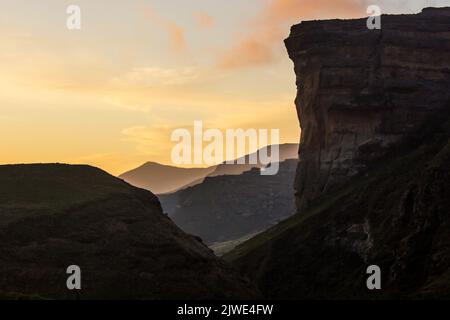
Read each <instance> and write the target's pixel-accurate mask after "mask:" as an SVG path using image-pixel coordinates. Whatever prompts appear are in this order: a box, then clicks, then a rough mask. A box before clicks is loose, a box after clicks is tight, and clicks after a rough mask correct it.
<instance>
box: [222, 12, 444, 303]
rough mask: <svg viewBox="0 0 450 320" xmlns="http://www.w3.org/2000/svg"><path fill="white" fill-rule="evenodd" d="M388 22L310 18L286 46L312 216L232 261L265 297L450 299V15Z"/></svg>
mask: <svg viewBox="0 0 450 320" xmlns="http://www.w3.org/2000/svg"><path fill="white" fill-rule="evenodd" d="M382 25H383V29H382V31H369V30H366V29H365V20H352V21H338V20H334V21H323V22H307V23H303V24H301V25H298V26H295V27H293V29H292V35H291V37H290V38H289V39H288V40H287V41H286V44H287V47H288V50H289V53H290V56H291V58H292V59H293V60H294V62H295V69H296V72H297V75H298V79H297V84H298V98H297V107H298V111H299V117H300V121H301V125H302V129H303V131H302V141H301V143H302V145H301V146H300V164H299V168H298V170H297V182H296V187H297V191H298V194H297V200H298V202H299V208H300V210H301V213H302V214H297V215H294V216H293V217H291V218H289V219H287V220H286V221H283V222H282V223H280V224H279V225H277V226H275V227H274V228H271V229H269V230H268V231H266V232H263V233H261V234H258V235H257V236H255V237H254V238H252V239H250V240H249V241H247V242H245V243H243V244H241V245H239V246H237V247H236V248H235V249H234V250H233V251H231V252H230V253H228V254H226V255H225V256H224V257H225V259H227V260H229V261H231V262H233V264H234V265H235V267H236V268H238V269H239V270H241V272H243V273H244V274H247V275H248V276H249V277H251V278H252V279H253V280H254V281H255V282H256V284H257V285H258V287H259V289H260V290H261V292H263V294H264V295H265V297H267V298H274V299H296V298H298V299H378V298H382V299H399V298H402V299H411V298H413V299H418V298H428V299H431V298H433V299H436V298H439V299H450V214H449V213H450V197H449V194H450V165H449V163H450V112H449V111H450V97H449V91H450V90H449V88H450V77H449V75H450V72H449V71H450V70H449V67H450V54H449V53H450V10H449V9H441V10H425V11H424V12H423V13H422V14H419V15H409V16H386V17H383V19H382ZM390 145H391V146H390ZM389 146H390V147H389ZM347 180H348V182H347V183H343V182H344V181H347ZM325 191H326V192H325ZM316 197H317V198H316ZM370 265H377V266H379V267H380V270H381V282H382V285H381V286H382V289H381V290H368V288H367V285H366V281H367V278H368V275H367V267H368V266H370Z"/></svg>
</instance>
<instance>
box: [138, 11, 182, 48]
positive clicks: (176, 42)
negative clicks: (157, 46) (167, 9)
mask: <svg viewBox="0 0 450 320" xmlns="http://www.w3.org/2000/svg"><path fill="white" fill-rule="evenodd" d="M144 14H145V18H146V19H147V20H148V21H150V22H151V23H152V24H153V25H155V26H156V27H158V28H160V29H162V30H163V31H165V32H166V33H167V36H168V38H169V41H170V46H171V49H172V51H173V52H174V53H176V54H183V53H185V52H186V49H187V45H186V40H185V38H184V30H183V28H181V27H180V26H179V25H177V24H176V23H175V22H173V21H170V20H166V19H164V18H162V17H159V16H158V15H156V13H155V12H154V11H153V10H152V9H149V8H146V10H145V11H144Z"/></svg>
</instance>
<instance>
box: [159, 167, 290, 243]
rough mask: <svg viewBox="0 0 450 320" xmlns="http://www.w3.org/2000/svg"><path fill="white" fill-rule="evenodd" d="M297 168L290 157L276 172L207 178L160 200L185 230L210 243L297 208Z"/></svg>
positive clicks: (254, 230) (256, 229) (262, 225)
mask: <svg viewBox="0 0 450 320" xmlns="http://www.w3.org/2000/svg"><path fill="white" fill-rule="evenodd" d="M296 167H297V160H286V161H284V162H282V163H280V168H279V172H278V174H276V175H273V176H263V175H261V174H260V170H259V169H256V168H255V169H252V170H251V171H247V172H244V173H243V174H241V175H225V176H216V177H207V178H206V179H205V180H204V181H203V183H201V184H199V185H196V186H194V187H190V188H187V189H184V190H180V191H178V192H176V193H174V194H170V195H162V196H160V200H161V203H162V205H163V208H164V210H165V211H166V212H168V213H169V215H170V217H171V218H172V219H173V221H174V222H175V223H176V224H177V225H178V226H179V227H181V228H182V229H183V230H184V231H186V232H188V233H191V234H195V235H197V236H199V237H201V238H202V239H203V240H204V241H205V242H207V243H214V242H223V241H228V240H234V239H237V238H241V237H243V236H246V235H249V234H253V233H257V232H260V231H263V230H265V229H267V228H268V227H270V226H272V225H274V224H276V223H278V222H279V221H280V220H283V219H285V218H287V217H288V216H290V215H291V214H293V213H294V212H295V205H294V192H293V184H294V178H295V170H296Z"/></svg>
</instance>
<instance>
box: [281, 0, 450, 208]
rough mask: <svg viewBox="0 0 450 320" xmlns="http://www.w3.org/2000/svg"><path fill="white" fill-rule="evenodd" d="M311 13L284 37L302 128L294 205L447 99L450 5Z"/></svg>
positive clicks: (357, 167)
mask: <svg viewBox="0 0 450 320" xmlns="http://www.w3.org/2000/svg"><path fill="white" fill-rule="evenodd" d="M381 26H382V28H381V30H369V29H368V28H367V25H366V19H358V20H329V21H308V22H302V23H301V24H299V25H295V26H293V27H292V29H291V34H290V36H289V38H288V39H286V46H287V49H288V52H289V56H290V57H291V59H292V60H293V61H294V65H295V73H296V75H297V87H298V93H297V99H296V106H297V111H298V116H299V119H300V124H301V128H302V135H301V147H300V162H299V167H298V170H297V179H296V184H295V185H296V192H297V207H298V208H299V210H302V209H304V208H306V207H308V206H309V204H311V201H313V200H314V199H316V198H317V197H318V196H319V195H321V194H323V193H324V192H326V191H328V190H330V189H332V188H333V187H334V186H336V185H339V184H341V183H342V182H344V181H347V180H348V179H349V178H350V177H352V176H355V175H357V174H359V173H361V172H364V171H365V170H366V169H367V168H368V167H369V166H370V165H371V164H373V163H374V162H376V161H377V159H379V158H380V157H381V156H382V155H384V153H385V152H386V150H387V149H388V147H389V146H390V145H392V144H393V143H395V142H397V141H399V140H400V139H402V138H403V137H405V136H406V135H409V134H411V133H414V132H416V131H417V128H418V127H419V126H420V125H421V124H422V123H423V122H424V121H425V119H426V118H428V117H429V115H430V114H434V113H436V112H444V113H448V112H449V111H448V108H447V109H445V107H446V106H448V103H449V101H450V85H449V84H450V8H441V9H436V8H429V9H424V10H423V12H422V13H420V14H417V15H384V16H382V18H381Z"/></svg>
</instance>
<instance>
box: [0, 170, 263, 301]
mask: <svg viewBox="0 0 450 320" xmlns="http://www.w3.org/2000/svg"><path fill="white" fill-rule="evenodd" d="M74 264H75V265H79V266H80V267H81V270H82V290H81V291H69V290H68V289H67V287H66V280H67V277H68V275H67V274H66V268H67V267H68V266H69V265H74ZM255 295H256V293H255V290H254V289H252V286H251V285H250V284H249V283H248V282H246V280H245V279H243V278H241V277H239V276H237V275H236V274H234V273H233V271H232V270H231V269H230V268H228V267H227V266H226V265H225V264H224V263H223V262H221V261H220V260H218V259H217V258H216V257H215V256H214V255H213V253H212V252H211V251H210V250H209V249H208V248H207V247H206V246H205V245H204V244H202V243H201V242H200V241H198V239H196V238H194V237H192V236H189V235H186V234H185V233H184V232H182V231H181V230H180V229H179V228H178V227H176V226H175V225H174V224H173V222H172V221H171V220H170V219H169V218H168V217H167V216H166V215H164V214H163V213H162V211H161V206H160V204H159V201H158V199H157V198H156V197H155V196H154V195H153V194H152V193H150V192H148V191H146V190H142V189H137V188H135V187H132V186H130V185H128V184H127V183H125V182H123V181H122V180H120V179H117V178H114V177H112V176H110V175H109V174H107V173H105V172H103V171H101V170H99V169H97V168H93V167H88V166H69V165H59V164H52V165H10V166H0V296H2V297H9V298H14V297H29V298H39V297H40V298H50V299H62V298H64V299H65V298H69V299H70V298H81V299H107V298H108V299H110V298H111V299H118V298H120V299H189V298H193V299H208V298H209V299H211V298H242V297H247V298H248V297H254V296H255Z"/></svg>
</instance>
